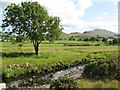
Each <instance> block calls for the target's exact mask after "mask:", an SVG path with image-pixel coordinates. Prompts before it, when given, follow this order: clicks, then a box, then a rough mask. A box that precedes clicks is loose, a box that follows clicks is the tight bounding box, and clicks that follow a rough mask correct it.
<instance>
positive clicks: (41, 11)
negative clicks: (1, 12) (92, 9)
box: [2, 2, 62, 55]
mask: <svg viewBox="0 0 120 90" xmlns="http://www.w3.org/2000/svg"><path fill="white" fill-rule="evenodd" d="M9 26H11V27H12V31H11V32H12V33H14V34H18V35H19V36H18V37H21V36H25V35H26V36H27V37H28V38H29V39H30V40H31V41H32V43H33V45H34V49H35V54H36V55H38V47H39V44H40V43H41V41H42V40H44V39H45V38H46V37H47V38H48V39H49V40H50V41H53V40H54V39H56V38H58V36H59V34H60V32H61V30H62V27H61V26H60V19H59V18H58V17H52V16H49V15H48V12H47V10H46V9H45V8H44V7H43V6H41V5H40V4H39V3H37V2H22V3H21V4H18V5H16V4H11V5H9V6H7V8H6V9H5V19H4V20H3V24H2V27H3V28H5V27H9ZM19 39H20V38H19ZM17 41H18V39H17ZM20 41H21V40H20Z"/></svg>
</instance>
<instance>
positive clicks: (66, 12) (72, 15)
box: [0, 0, 118, 33]
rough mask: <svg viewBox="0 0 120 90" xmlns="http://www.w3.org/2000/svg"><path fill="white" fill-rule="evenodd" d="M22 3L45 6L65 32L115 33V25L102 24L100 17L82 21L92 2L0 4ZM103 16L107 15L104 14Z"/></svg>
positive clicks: (65, 0)
mask: <svg viewBox="0 0 120 90" xmlns="http://www.w3.org/2000/svg"><path fill="white" fill-rule="evenodd" d="M22 1H37V2H39V3H40V4H41V5H43V6H45V7H46V9H47V10H48V12H49V13H50V15H53V16H59V17H60V18H61V23H62V25H64V31H65V32H68V33H70V32H74V31H73V30H75V31H78V32H83V31H86V30H91V29H92V30H93V29H96V28H103V29H107V30H111V31H113V30H115V32H117V30H118V29H117V23H116V22H115V23H113V22H112V23H110V22H103V21H102V20H103V18H102V17H101V16H97V17H95V19H94V20H93V21H84V20H82V19H81V18H82V16H84V15H85V12H86V9H88V8H89V7H90V6H91V5H92V4H93V1H94V0H1V1H0V2H11V3H16V4H18V3H20V2H22ZM103 15H108V13H107V12H104V13H103Z"/></svg>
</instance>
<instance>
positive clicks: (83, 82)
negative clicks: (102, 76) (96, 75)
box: [77, 79, 119, 89]
mask: <svg viewBox="0 0 120 90" xmlns="http://www.w3.org/2000/svg"><path fill="white" fill-rule="evenodd" d="M118 83H119V82H118V81H117V80H106V81H102V80H89V79H78V80H77V85H78V88H91V89H92V88H97V89H99V88H101V89H103V88H104V89H118Z"/></svg>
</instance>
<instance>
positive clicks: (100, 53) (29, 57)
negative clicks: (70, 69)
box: [2, 41, 118, 76]
mask: <svg viewBox="0 0 120 90" xmlns="http://www.w3.org/2000/svg"><path fill="white" fill-rule="evenodd" d="M64 43H83V42H76V41H55V42H54V43H53V44H49V42H48V41H44V42H42V44H40V46H39V56H38V57H36V56H35V55H34V48H33V45H32V43H30V42H23V43H22V46H19V44H21V43H14V44H13V43H11V42H3V43H2V53H3V56H2V68H3V71H4V73H6V74H7V75H8V76H11V75H13V74H20V73H21V74H23V73H24V72H25V71H26V70H25V69H24V70H23V69H19V71H18V72H17V70H16V69H12V70H9V69H6V66H8V65H13V64H19V65H23V64H26V63H29V64H30V65H32V66H33V67H36V66H41V68H39V69H42V68H43V67H44V66H45V67H46V66H48V67H50V66H55V65H56V64H58V63H59V61H61V62H62V63H64V64H66V65H69V64H71V63H72V62H75V61H76V60H77V61H81V60H82V59H83V58H86V59H92V58H105V59H107V58H117V57H118V46H74V47H72V46H64ZM91 43H93V42H91Z"/></svg>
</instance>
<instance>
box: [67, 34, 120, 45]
mask: <svg viewBox="0 0 120 90" xmlns="http://www.w3.org/2000/svg"><path fill="white" fill-rule="evenodd" d="M69 40H70V41H85V42H88V41H92V42H104V43H106V44H109V45H112V44H119V43H120V38H113V37H112V38H111V37H108V38H104V37H90V38H80V37H79V38H76V37H74V36H71V37H70V38H69Z"/></svg>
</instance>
